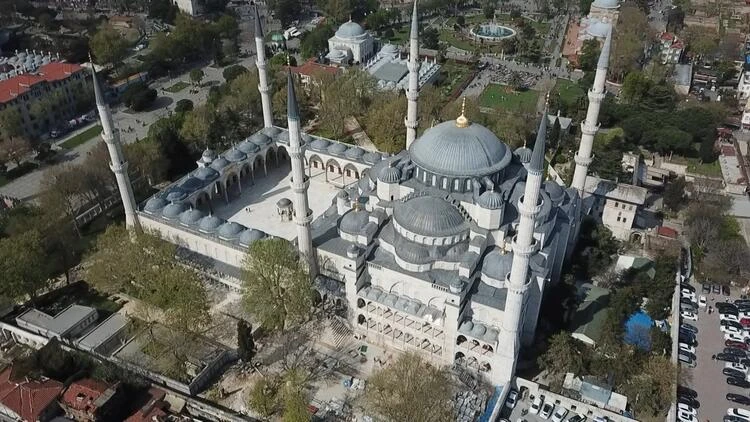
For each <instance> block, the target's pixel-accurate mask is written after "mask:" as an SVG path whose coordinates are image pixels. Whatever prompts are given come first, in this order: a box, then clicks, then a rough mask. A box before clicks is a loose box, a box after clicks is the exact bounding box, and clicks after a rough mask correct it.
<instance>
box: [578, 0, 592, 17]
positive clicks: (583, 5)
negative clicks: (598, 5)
mask: <svg viewBox="0 0 750 422" xmlns="http://www.w3.org/2000/svg"><path fill="white" fill-rule="evenodd" d="M593 2H594V0H579V2H578V3H579V4H578V7H579V9H580V11H581V16H586V15H588V14H589V11H590V10H591V3H593Z"/></svg>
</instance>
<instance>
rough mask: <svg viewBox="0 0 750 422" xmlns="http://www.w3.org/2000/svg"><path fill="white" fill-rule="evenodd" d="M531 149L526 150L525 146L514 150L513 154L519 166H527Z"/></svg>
mask: <svg viewBox="0 0 750 422" xmlns="http://www.w3.org/2000/svg"><path fill="white" fill-rule="evenodd" d="M531 153H532V151H531V148H528V147H526V146H523V147H519V148H516V150H515V152H513V154H515V156H516V157H518V160H519V161H520V162H521V164H527V163H530V162H531Z"/></svg>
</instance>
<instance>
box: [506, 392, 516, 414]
mask: <svg viewBox="0 0 750 422" xmlns="http://www.w3.org/2000/svg"><path fill="white" fill-rule="evenodd" d="M517 403H518V391H517V390H510V393H508V398H507V399H505V406H506V407H508V408H510V409H513V408H514V407H516V404H517Z"/></svg>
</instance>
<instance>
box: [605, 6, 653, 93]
mask: <svg viewBox="0 0 750 422" xmlns="http://www.w3.org/2000/svg"><path fill="white" fill-rule="evenodd" d="M617 22H618V23H617V27H616V29H615V32H614V39H613V42H612V55H611V56H610V65H609V70H610V75H611V77H613V78H614V79H615V80H618V81H621V80H622V78H623V77H624V75H625V74H627V73H628V72H629V71H630V70H632V69H635V68H636V67H637V65H638V59H639V58H640V57H641V55H642V54H643V45H644V42H645V41H646V39H647V38H648V34H649V33H650V32H649V25H648V19H647V17H646V14H645V13H643V11H642V10H641V9H639V8H638V7H636V6H634V5H630V4H626V5H624V6H623V7H622V8H621V9H620V17H619V19H618V21H617Z"/></svg>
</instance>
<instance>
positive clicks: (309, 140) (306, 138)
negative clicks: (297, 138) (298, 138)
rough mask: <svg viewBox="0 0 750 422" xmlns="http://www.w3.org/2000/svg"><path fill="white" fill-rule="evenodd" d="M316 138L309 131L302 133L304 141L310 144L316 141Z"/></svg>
mask: <svg viewBox="0 0 750 422" xmlns="http://www.w3.org/2000/svg"><path fill="white" fill-rule="evenodd" d="M314 140H315V138H314V137H313V136H312V135H309V134H307V133H303V134H302V142H304V143H306V144H309V143H310V142H312V141H314Z"/></svg>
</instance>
